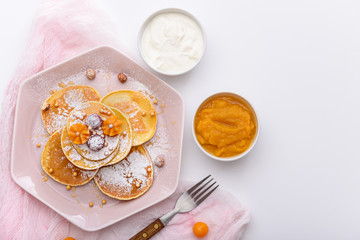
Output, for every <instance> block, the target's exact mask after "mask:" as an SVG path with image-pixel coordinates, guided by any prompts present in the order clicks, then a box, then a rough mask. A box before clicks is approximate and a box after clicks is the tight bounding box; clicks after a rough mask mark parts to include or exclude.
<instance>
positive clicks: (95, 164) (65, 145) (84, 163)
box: [61, 131, 118, 170]
mask: <svg viewBox="0 0 360 240" xmlns="http://www.w3.org/2000/svg"><path fill="white" fill-rule="evenodd" d="M61 147H62V150H63V152H64V154H65V156H66V157H67V158H68V160H69V161H70V162H71V163H72V164H74V165H75V166H77V167H79V168H81V169H86V170H92V169H98V168H100V167H102V166H105V165H106V164H107V163H109V162H110V161H111V160H112V159H113V158H114V157H115V156H116V154H117V151H118V149H116V151H114V152H113V153H112V154H110V155H109V156H108V157H107V158H105V159H103V160H100V161H91V160H87V159H86V158H83V157H82V156H81V155H80V154H79V153H78V152H77V151H76V149H75V148H74V146H73V144H72V142H71V140H70V139H69V136H68V135H67V131H62V135H61Z"/></svg>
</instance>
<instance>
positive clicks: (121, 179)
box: [96, 151, 151, 195]
mask: <svg viewBox="0 0 360 240" xmlns="http://www.w3.org/2000/svg"><path fill="white" fill-rule="evenodd" d="M147 167H151V165H150V163H149V159H148V158H147V157H146V155H144V154H141V153H140V152H139V151H132V152H131V153H130V154H129V155H128V156H127V157H126V159H124V160H123V161H121V162H119V163H117V164H115V165H112V166H108V167H104V168H101V169H100V170H99V172H98V174H97V176H96V178H97V179H98V181H99V183H100V185H104V184H105V185H111V186H112V187H115V188H116V189H118V191H119V192H122V193H123V194H124V195H129V194H130V193H131V191H132V189H133V186H132V184H133V182H134V181H138V182H139V181H141V182H142V184H140V187H139V188H138V190H142V189H143V188H144V187H146V186H147V185H148V183H149V181H150V179H149V178H148V177H147V171H146V169H147ZM129 173H130V174H131V175H129Z"/></svg>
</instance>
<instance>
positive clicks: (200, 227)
mask: <svg viewBox="0 0 360 240" xmlns="http://www.w3.org/2000/svg"><path fill="white" fill-rule="evenodd" d="M208 231H209V228H208V226H207V225H206V223H203V222H197V223H195V224H194V226H193V232H194V234H195V236H196V237H198V238H203V237H205V236H206V234H207V233H208Z"/></svg>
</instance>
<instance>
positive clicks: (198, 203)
mask: <svg viewBox="0 0 360 240" xmlns="http://www.w3.org/2000/svg"><path fill="white" fill-rule="evenodd" d="M218 186H219V185H217V186H216V187H215V188H214V189H212V190H211V191H210V192H208V193H207V194H206V195H205V196H203V197H202V198H200V199H199V201H196V205H200V203H202V202H203V201H204V200H205V199H206V198H207V197H208V196H210V194H211V193H212V192H213V191H215V190H216V189H217V188H218Z"/></svg>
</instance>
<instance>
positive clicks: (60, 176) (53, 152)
mask: <svg viewBox="0 0 360 240" xmlns="http://www.w3.org/2000/svg"><path fill="white" fill-rule="evenodd" d="M61 132H62V129H59V130H58V131H56V132H55V133H54V134H53V135H51V136H50V138H49V140H48V142H47V143H46V145H45V147H44V150H43V153H42V155H41V166H42V168H43V169H44V171H45V172H46V173H47V174H48V175H49V176H50V177H51V178H52V179H54V180H55V181H57V182H59V183H62V184H65V185H70V186H79V185H83V184H85V183H87V182H89V181H90V180H91V179H92V178H93V177H94V176H95V174H96V173H97V171H98V170H84V169H81V168H78V167H76V166H75V165H73V164H72V163H71V162H69V160H68V159H67V157H66V156H65V154H64V152H63V150H62V148H61ZM50 169H51V170H50ZM74 173H76V176H74Z"/></svg>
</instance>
